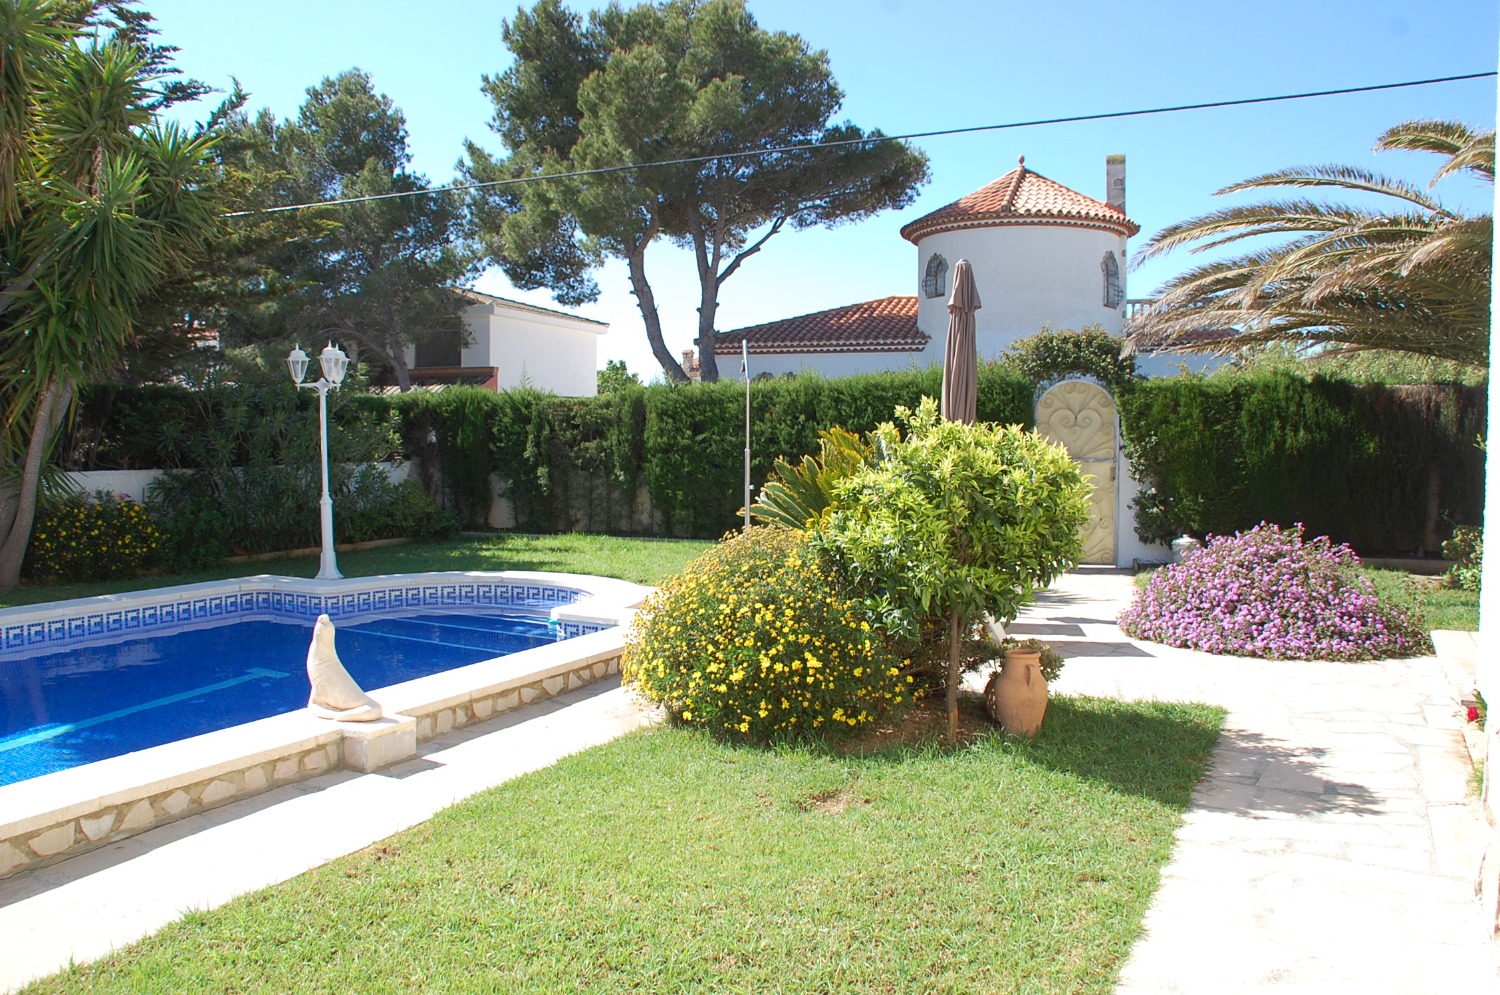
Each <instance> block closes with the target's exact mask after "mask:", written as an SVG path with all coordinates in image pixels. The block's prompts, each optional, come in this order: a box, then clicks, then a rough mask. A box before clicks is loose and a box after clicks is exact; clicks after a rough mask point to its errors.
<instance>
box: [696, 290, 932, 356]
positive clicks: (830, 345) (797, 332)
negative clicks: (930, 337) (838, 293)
mask: <svg viewBox="0 0 1500 995" xmlns="http://www.w3.org/2000/svg"><path fill="white" fill-rule="evenodd" d="M741 340H745V341H748V342H749V343H750V351H751V352H752V353H756V354H758V355H768V354H772V353H788V352H920V351H921V350H922V349H924V348H926V347H927V336H926V335H925V334H923V333H922V332H921V331H920V330H918V328H917V299H916V297H915V296H911V297H904V296H903V297H882V298H880V299H878V300H873V301H864V302H863V303H860V304H849V305H846V306H844V307H836V308H830V309H829V310H827V311H817V312H815V313H813V314H804V315H799V316H798V317H795V318H783V319H782V320H781V321H771V322H767V323H766V324H763V325H751V326H750V327H748V328H736V329H734V330H733V331H729V332H720V333H719V334H718V336H717V337H716V338H715V340H714V341H715V346H714V351H715V352H717V353H719V354H721V355H723V354H727V353H731V352H738V351H739V348H740V341H741Z"/></svg>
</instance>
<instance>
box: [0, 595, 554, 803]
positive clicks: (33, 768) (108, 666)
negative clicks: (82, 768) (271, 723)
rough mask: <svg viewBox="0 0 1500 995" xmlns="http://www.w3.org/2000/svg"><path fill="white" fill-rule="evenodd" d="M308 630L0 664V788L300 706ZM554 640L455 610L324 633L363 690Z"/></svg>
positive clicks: (531, 625) (516, 622)
mask: <svg viewBox="0 0 1500 995" xmlns="http://www.w3.org/2000/svg"><path fill="white" fill-rule="evenodd" d="M312 631H313V625H312V623H311V622H308V621H238V622H232V623H229V624H227V625H221V626H216V627H214V628H211V629H197V630H192V631H179V632H175V633H171V634H167V635H159V636H153V637H148V638H144V639H132V640H129V641H125V642H116V643H109V644H105V645H98V646H87V647H83V648H79V649H73V650H67V651H63V652H57V653H51V654H48V655H46V656H38V657H34V658H32V659H22V660H6V661H3V662H0V693H3V695H4V702H5V707H4V711H3V712H0V785H4V784H13V783H15V782H17V781H24V780H26V779H28V778H32V777H39V776H41V775H43V774H50V773H52V772H53V771H58V770H65V769H67V768H69V767H76V766H79V765H81V764H86V763H92V762H94V761H96V760H104V759H107V758H109V757H117V756H120V755H122V754H125V753H132V752H134V751H136V750H144V749H146V748H148V747H152V746H160V745H162V744H163V743H170V742H174V741H176V740H179V739H185V738H187V737H189V736H197V735H199V734H201V733H206V732H213V731H214V730H217V729H226V728H228V727H230V726H234V725H239V724H240V723H243V722H251V721H253V720H255V719H262V718H266V717H268V716H271V715H278V714H280V713H282V712H290V711H294V710H296V709H299V708H302V707H304V706H305V705H306V704H307V695H308V683H307V670H306V663H307V647H308V644H309V643H310V642H311V641H312ZM557 638H558V637H557V633H556V630H555V629H554V628H553V627H552V626H550V625H549V623H548V621H547V619H545V618H537V617H535V616H523V615H514V614H509V615H507V614H498V613H487V614H476V613H474V611H473V610H472V609H466V610H465V611H463V612H450V613H444V612H438V611H432V610H427V611H426V612H424V613H422V614H410V615H403V616H394V617H384V618H379V619H374V620H371V621H366V622H346V623H340V624H338V627H337V631H336V636H335V642H336V646H337V648H338V654H339V659H340V660H341V661H342V662H343V664H344V667H345V668H346V669H347V670H348V671H349V673H350V675H351V676H352V677H353V678H354V679H355V681H357V682H358V683H359V685H360V687H363V688H365V689H367V690H368V689H372V688H381V687H386V686H388V685H391V684H399V683H400V682H402V681H408V680H412V679H413V678H417V677H425V676H427V675H428V674H435V673H439V672H441V671H444V670H452V669H453V668H455V667H461V666H465V665H467V664H471V663H478V662H479V661H481V660H488V659H491V658H492V657H497V656H503V655H505V654H508V653H515V652H518V651H520V650H523V649H529V648H531V647H533V646H540V645H543V644H544V643H551V642H556V641H557Z"/></svg>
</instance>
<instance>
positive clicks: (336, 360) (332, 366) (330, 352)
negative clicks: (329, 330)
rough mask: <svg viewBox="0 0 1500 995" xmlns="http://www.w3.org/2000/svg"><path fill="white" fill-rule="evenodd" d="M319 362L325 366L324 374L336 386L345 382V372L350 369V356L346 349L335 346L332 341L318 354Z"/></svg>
mask: <svg viewBox="0 0 1500 995" xmlns="http://www.w3.org/2000/svg"><path fill="white" fill-rule="evenodd" d="M318 363H319V364H320V365H321V366H322V367H323V376H325V377H327V378H328V382H329V383H331V384H333V385H334V386H338V385H339V384H341V383H343V382H344V374H345V373H347V372H348V371H349V357H348V356H346V355H344V350H342V349H339V348H337V347H335V346H334V344H333V343H332V342H330V343H328V345H327V347H325V348H324V349H323V351H322V352H321V353H319V354H318Z"/></svg>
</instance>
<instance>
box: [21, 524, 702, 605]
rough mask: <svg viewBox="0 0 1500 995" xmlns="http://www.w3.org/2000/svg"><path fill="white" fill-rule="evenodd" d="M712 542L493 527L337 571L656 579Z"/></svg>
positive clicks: (29, 587) (221, 569)
mask: <svg viewBox="0 0 1500 995" xmlns="http://www.w3.org/2000/svg"><path fill="white" fill-rule="evenodd" d="M710 545H712V543H708V542H698V541H692V540H674V539H627V538H620V537H617V536H596V535H548V536H524V535H506V534H496V535H492V536H463V537H460V538H457V539H446V540H440V541H435V542H414V543H408V544H406V545H403V546H385V547H382V548H379V549H365V550H357V551H353V552H348V553H340V554H339V556H338V562H339V571H340V572H341V573H343V575H344V576H346V577H370V576H374V575H376V574H389V573H419V572H422V571H427V570H555V571H559V572H562V573H584V574H595V575H598V576H602V577H618V578H620V579H621V580H629V581H634V582H635V583H637V584H657V583H659V582H660V581H661V580H662V579H664V578H666V577H668V576H670V575H672V574H674V573H677V572H678V571H679V570H681V569H682V568H683V567H684V566H685V565H686V564H687V562H688V561H689V560H691V559H693V558H694V557H695V556H697V555H698V554H699V553H701V552H703V550H705V549H707V548H708V547H709V546H710ZM317 572H318V558H317V557H316V556H302V557H295V558H282V559H276V560H257V561H253V562H248V563H222V564H219V565H218V566H216V567H214V568H212V569H209V570H203V571H197V572H194V573H183V574H172V575H158V576H150V577H134V578H131V579H129V580H114V581H101V582H98V583H91V584H54V585H44V584H25V585H22V586H21V587H18V588H16V589H14V590H11V591H0V608H12V607H15V606H18V605H31V604H38V603H40V602H44V601H62V600H65V599H68V598H88V597H93V596H95V595H99V594H119V593H121V592H124V591H139V590H142V589H145V588H151V587H167V586H170V585H175V584H196V583H199V582H201V581H207V580H224V579H226V578H232V577H250V576H254V575H255V574H265V573H270V574H282V575H285V576H288V577H312V576H314V575H315V574H316V573H317Z"/></svg>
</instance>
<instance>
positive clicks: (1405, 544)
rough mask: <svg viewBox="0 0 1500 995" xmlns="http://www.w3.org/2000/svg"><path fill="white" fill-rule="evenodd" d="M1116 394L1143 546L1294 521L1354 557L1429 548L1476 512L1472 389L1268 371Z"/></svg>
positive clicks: (1477, 396)
mask: <svg viewBox="0 0 1500 995" xmlns="http://www.w3.org/2000/svg"><path fill="white" fill-rule="evenodd" d="M1118 401H1119V405H1120V414H1121V422H1122V425H1123V428H1124V432H1125V440H1126V447H1127V450H1128V452H1129V453H1130V457H1131V461H1132V463H1133V467H1134V470H1135V472H1136V475H1137V478H1138V479H1140V480H1142V481H1143V482H1145V483H1147V484H1148V485H1150V487H1151V488H1152V490H1153V492H1152V493H1149V494H1147V495H1145V496H1144V498H1143V501H1142V504H1143V505H1144V511H1145V514H1142V515H1140V516H1139V518H1138V526H1137V532H1138V533H1139V534H1140V535H1141V538H1142V539H1146V540H1148V541H1149V540H1158V541H1162V540H1167V539H1170V538H1171V537H1172V536H1175V535H1180V534H1182V533H1184V532H1187V533H1192V534H1197V535H1204V534H1207V533H1214V534H1217V535H1229V534H1232V533H1234V532H1236V531H1240V530H1243V529H1247V528H1250V527H1252V526H1254V525H1256V524H1257V523H1259V522H1262V521H1265V522H1274V523H1278V524H1281V525H1292V524H1294V523H1297V522H1301V523H1303V524H1304V525H1305V526H1306V530H1307V533H1308V534H1309V535H1326V536H1330V537H1332V538H1333V540H1334V541H1335V542H1338V543H1348V544H1349V545H1351V546H1353V547H1354V548H1355V549H1357V550H1359V551H1360V553H1361V554H1362V555H1365V556H1371V555H1377V554H1409V553H1416V552H1424V553H1428V554H1435V553H1437V551H1438V544H1439V543H1440V542H1441V540H1442V539H1443V538H1444V537H1446V536H1447V535H1448V534H1449V532H1451V529H1452V525H1451V523H1466V522H1478V521H1479V520H1480V515H1481V510H1482V505H1483V496H1484V495H1483V491H1484V454H1483V453H1482V452H1481V451H1480V450H1479V448H1478V447H1477V446H1476V445H1475V440H1476V439H1477V438H1478V436H1479V435H1481V434H1482V433H1483V431H1484V427H1485V403H1484V389H1483V388H1478V387H1462V386H1456V385H1447V384H1440V385H1425V386H1417V387H1397V386H1382V385H1367V384H1352V383H1348V382H1345V381H1338V380H1328V379H1324V378H1322V377H1313V378H1312V379H1310V380H1308V379H1304V378H1302V377H1300V376H1296V375H1294V374H1290V373H1282V372H1278V373H1271V374H1264V375H1256V376H1214V377H1174V378H1170V379H1160V380H1143V381H1141V382H1140V383H1139V384H1138V385H1137V386H1136V388H1135V389H1134V390H1132V391H1130V392H1128V393H1126V394H1125V395H1123V396H1121V397H1120V398H1118Z"/></svg>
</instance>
